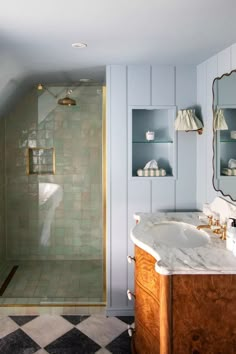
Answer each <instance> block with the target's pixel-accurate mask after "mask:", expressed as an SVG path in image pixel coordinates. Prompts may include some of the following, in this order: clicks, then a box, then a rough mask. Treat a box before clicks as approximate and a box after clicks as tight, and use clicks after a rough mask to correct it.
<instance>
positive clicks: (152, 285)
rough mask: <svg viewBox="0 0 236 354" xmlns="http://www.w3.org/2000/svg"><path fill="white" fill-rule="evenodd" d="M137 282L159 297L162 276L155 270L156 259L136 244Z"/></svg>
mask: <svg viewBox="0 0 236 354" xmlns="http://www.w3.org/2000/svg"><path fill="white" fill-rule="evenodd" d="M135 260H136V263H135V282H136V283H139V284H140V285H141V286H142V287H144V288H145V289H146V290H147V291H148V292H151V293H152V294H153V295H154V296H155V297H156V298H157V301H158V299H159V291H160V276H159V274H158V273H157V272H156V271H155V263H156V260H155V258H153V257H152V256H151V255H149V254H148V253H147V252H145V251H143V250H142V249H141V248H139V247H137V246H135Z"/></svg>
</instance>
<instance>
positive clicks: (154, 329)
mask: <svg viewBox="0 0 236 354" xmlns="http://www.w3.org/2000/svg"><path fill="white" fill-rule="evenodd" d="M135 296H136V299H135V326H136V324H138V323H142V326H143V327H145V328H146V330H147V331H148V332H149V333H150V334H152V335H153V336H154V337H155V338H157V339H158V341H159V336H160V305H159V302H158V301H157V300H156V299H155V298H154V296H153V295H152V294H149V293H147V292H146V291H145V290H144V289H143V288H142V287H141V286H139V284H137V283H136V287H135Z"/></svg>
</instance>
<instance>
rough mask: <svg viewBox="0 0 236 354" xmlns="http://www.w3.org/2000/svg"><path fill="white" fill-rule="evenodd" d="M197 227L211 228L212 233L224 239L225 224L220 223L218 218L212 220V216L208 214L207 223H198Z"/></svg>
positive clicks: (199, 228)
mask: <svg viewBox="0 0 236 354" xmlns="http://www.w3.org/2000/svg"><path fill="white" fill-rule="evenodd" d="M197 229H198V230H201V229H211V230H213V232H214V234H216V235H220V239H221V240H226V231H227V225H226V224H224V225H221V224H220V222H219V220H216V221H214V220H213V217H212V216H208V224H207V225H199V226H197Z"/></svg>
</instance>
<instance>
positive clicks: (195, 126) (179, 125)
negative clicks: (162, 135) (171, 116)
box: [175, 109, 203, 134]
mask: <svg viewBox="0 0 236 354" xmlns="http://www.w3.org/2000/svg"><path fill="white" fill-rule="evenodd" d="M175 130H185V131H187V132H188V131H191V130H192V131H198V134H202V131H203V124H202V122H201V121H200V119H198V118H197V116H196V114H195V110H194V109H183V110H180V111H178V114H177V117H176V120H175Z"/></svg>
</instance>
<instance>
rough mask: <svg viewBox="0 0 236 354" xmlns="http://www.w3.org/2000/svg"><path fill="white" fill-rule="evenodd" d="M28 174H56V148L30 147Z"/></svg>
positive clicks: (28, 152) (28, 151)
mask: <svg viewBox="0 0 236 354" xmlns="http://www.w3.org/2000/svg"><path fill="white" fill-rule="evenodd" d="M26 172H27V174H28V175H35V174H36V175H45V174H50V175H51V174H53V175H54V174H55V149H54V148H42V147H38V148H35V147H33V148H28V150H27V171H26Z"/></svg>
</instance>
